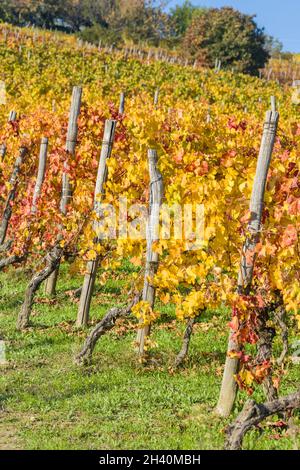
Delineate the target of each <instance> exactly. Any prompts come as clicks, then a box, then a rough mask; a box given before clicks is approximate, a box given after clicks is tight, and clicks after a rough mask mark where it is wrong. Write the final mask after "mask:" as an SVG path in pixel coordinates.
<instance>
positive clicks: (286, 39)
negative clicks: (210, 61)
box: [168, 0, 300, 52]
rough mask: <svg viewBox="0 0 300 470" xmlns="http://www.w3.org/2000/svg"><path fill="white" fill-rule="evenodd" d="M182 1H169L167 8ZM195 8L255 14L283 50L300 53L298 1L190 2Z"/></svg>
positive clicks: (196, 0)
mask: <svg viewBox="0 0 300 470" xmlns="http://www.w3.org/2000/svg"><path fill="white" fill-rule="evenodd" d="M183 3H184V0H170V1H169V5H168V6H169V8H171V7H173V6H175V5H176V4H177V5H182V4H183ZM191 3H192V4H193V5H195V6H206V7H217V8H218V7H222V6H232V7H233V8H236V9H237V10H240V11H242V12H243V13H249V14H256V15H257V17H256V22H257V24H258V26H260V27H263V26H264V27H265V30H266V33H267V34H270V35H271V36H274V37H275V38H276V39H279V40H280V42H282V44H283V47H284V50H285V51H289V52H300V0H225V1H222V0H191Z"/></svg>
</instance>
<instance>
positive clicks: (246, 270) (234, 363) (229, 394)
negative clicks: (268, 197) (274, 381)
mask: <svg viewBox="0 0 300 470" xmlns="http://www.w3.org/2000/svg"><path fill="white" fill-rule="evenodd" d="M271 107H272V110H271V111H268V112H267V114H266V119H265V123H264V130H263V136H262V141H261V146H260V151H259V156H258V160H257V167H256V174H255V178H254V183H253V188H252V195H251V200H250V213H251V218H250V222H249V224H248V233H249V234H250V235H249V236H248V237H247V238H246V241H245V243H244V246H243V249H242V255H241V261H240V270H239V275H238V289H237V291H238V293H239V294H240V295H248V294H249V291H250V288H251V282H252V276H253V268H254V264H255V248H256V245H257V243H258V242H259V237H260V231H261V219H262V211H263V207H264V195H265V187H266V181H267V176H268V170H269V166H270V161H271V157H272V152H273V148H274V143H275V138H276V132H277V127H278V120H279V113H278V112H277V111H276V102H275V98H274V97H272V99H271ZM238 350H239V345H238V343H237V341H236V340H235V338H234V331H233V330H230V333H229V340H228V348H227V357H226V361H225V369H224V373H223V380H222V385H221V391H220V396H219V401H218V404H217V408H216V412H217V414H219V415H220V416H222V417H228V416H229V415H230V413H231V410H232V407H233V405H234V401H235V397H236V392H237V384H236V381H235V378H234V375H235V374H237V372H238V368H239V360H238V359H237V358H230V357H229V356H228V353H229V352H230V351H238Z"/></svg>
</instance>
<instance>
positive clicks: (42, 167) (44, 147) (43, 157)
mask: <svg viewBox="0 0 300 470" xmlns="http://www.w3.org/2000/svg"><path fill="white" fill-rule="evenodd" d="M47 152H48V139H47V138H46V137H43V138H42V141H41V146H40V155H39V167H38V172H37V178H36V183H35V187H34V192H33V198H32V205H31V213H32V214H34V213H35V212H36V206H37V201H38V199H39V197H40V194H41V189H42V184H43V182H44V178H45V171H46V161H47Z"/></svg>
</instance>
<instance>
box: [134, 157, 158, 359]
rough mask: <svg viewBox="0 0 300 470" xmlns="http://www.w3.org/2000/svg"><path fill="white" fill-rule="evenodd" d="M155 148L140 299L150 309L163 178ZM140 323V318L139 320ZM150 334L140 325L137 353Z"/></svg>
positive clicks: (153, 299) (151, 168) (139, 352)
mask: <svg viewBox="0 0 300 470" xmlns="http://www.w3.org/2000/svg"><path fill="white" fill-rule="evenodd" d="M157 162H158V157H157V152H156V150H152V149H149V150H148V165H149V174H150V202H149V218H148V223H147V252H146V266H145V277H144V288H143V297H142V300H143V301H145V302H148V303H149V306H150V308H151V309H153V307H154V301H155V287H154V286H153V278H154V276H155V273H156V271H157V268H158V260H159V258H158V253H156V252H155V251H153V243H154V242H155V241H157V240H158V239H159V213H160V207H161V204H162V199H163V180H162V175H161V173H160V171H159V170H158V168H157ZM141 323H143V322H142V320H141ZM149 334H150V324H149V325H145V326H143V327H140V328H139V330H138V333H137V343H138V354H139V356H143V355H144V352H145V341H146V338H147V336H149Z"/></svg>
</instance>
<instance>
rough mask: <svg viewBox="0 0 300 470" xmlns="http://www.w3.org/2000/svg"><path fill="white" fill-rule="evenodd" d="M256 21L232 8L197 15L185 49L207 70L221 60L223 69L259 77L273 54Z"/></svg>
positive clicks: (184, 43)
mask: <svg viewBox="0 0 300 470" xmlns="http://www.w3.org/2000/svg"><path fill="white" fill-rule="evenodd" d="M254 18H255V16H250V15H245V14H243V13H241V12H239V11H237V10H234V9H233V8H230V7H224V8H220V9H218V8H214V9H208V10H201V11H200V12H199V13H198V12H196V14H194V15H193V19H192V22H191V24H190V26H189V27H188V29H187V31H186V34H185V36H184V39H183V41H182V49H183V51H184V52H185V53H186V54H187V55H188V56H189V57H190V58H194V59H197V60H198V61H199V62H200V63H202V64H203V65H205V66H209V67H213V66H214V64H215V61H216V59H219V60H221V62H222V66H223V67H224V68H227V69H228V68H232V67H234V68H235V69H236V70H237V71H239V72H243V73H249V74H252V75H256V74H258V70H259V69H260V68H262V67H264V65H265V63H266V61H267V60H268V58H269V56H270V54H269V52H268V50H267V47H266V41H267V36H266V35H265V33H264V30H263V29H260V28H258V26H257V24H256V22H255V21H254Z"/></svg>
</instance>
